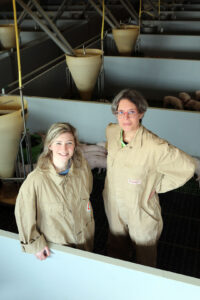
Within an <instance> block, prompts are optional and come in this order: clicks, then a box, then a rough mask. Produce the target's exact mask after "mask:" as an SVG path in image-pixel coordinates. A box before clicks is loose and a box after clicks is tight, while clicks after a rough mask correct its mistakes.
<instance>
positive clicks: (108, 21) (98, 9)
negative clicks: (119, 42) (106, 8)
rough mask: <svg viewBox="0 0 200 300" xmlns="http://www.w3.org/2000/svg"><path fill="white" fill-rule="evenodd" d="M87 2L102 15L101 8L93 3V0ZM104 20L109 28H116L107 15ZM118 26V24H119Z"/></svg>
mask: <svg viewBox="0 0 200 300" xmlns="http://www.w3.org/2000/svg"><path fill="white" fill-rule="evenodd" d="M88 2H90V4H91V5H92V6H93V7H94V8H95V9H96V11H97V12H98V13H99V14H100V15H101V17H102V16H103V13H102V11H101V9H100V8H99V7H98V6H97V5H96V4H95V3H94V1H93V0H88ZM105 20H106V22H107V23H108V24H109V25H110V27H111V28H116V25H115V24H113V22H112V21H111V20H110V19H109V18H108V17H107V16H105ZM119 26H120V25H119Z"/></svg>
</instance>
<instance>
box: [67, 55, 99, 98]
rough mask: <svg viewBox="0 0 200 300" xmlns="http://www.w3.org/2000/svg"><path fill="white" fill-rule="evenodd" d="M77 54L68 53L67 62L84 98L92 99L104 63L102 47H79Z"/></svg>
mask: <svg viewBox="0 0 200 300" xmlns="http://www.w3.org/2000/svg"><path fill="white" fill-rule="evenodd" d="M74 52H75V55H76V56H70V55H67V54H66V62H67V65H68V68H69V70H70V72H71V75H72V78H73V80H74V82H75V84H76V87H77V89H78V91H79V93H80V95H81V98H82V99H83V100H90V99H91V96H92V91H93V89H94V87H95V84H96V81H97V77H98V75H99V71H100V68H101V65H102V55H103V51H102V50H100V49H85V50H83V49H77V50H74Z"/></svg>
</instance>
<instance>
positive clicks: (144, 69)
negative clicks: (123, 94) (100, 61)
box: [104, 56, 200, 100]
mask: <svg viewBox="0 0 200 300" xmlns="http://www.w3.org/2000/svg"><path fill="white" fill-rule="evenodd" d="M199 70H200V61H199V60H182V59H161V58H141V57H131V58H129V57H120V58H118V57H111V56H105V57H104V71H105V91H106V95H107V96H108V97H112V96H113V95H114V94H115V93H116V92H118V91H119V90H121V89H124V88H135V89H138V90H140V91H141V92H143V93H144V95H145V96H146V97H147V99H152V100H159V99H160V100H161V99H162V98H163V97H164V96H166V95H170V94H177V93H179V92H182V91H185V92H191V93H194V92H195V91H196V90H199Z"/></svg>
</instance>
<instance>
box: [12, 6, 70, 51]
mask: <svg viewBox="0 0 200 300" xmlns="http://www.w3.org/2000/svg"><path fill="white" fill-rule="evenodd" d="M16 1H17V3H18V4H19V5H20V6H21V7H22V8H24V9H25V10H26V11H27V13H28V14H29V15H30V16H31V17H32V18H33V20H35V22H36V23H37V24H38V25H39V26H40V27H41V28H42V29H43V30H44V31H45V32H46V34H47V35H48V36H49V37H50V38H51V39H52V40H53V41H54V42H55V43H56V45H57V46H58V47H59V48H60V49H61V50H62V51H63V52H64V53H66V54H68V55H75V53H74V50H73V49H72V48H71V46H70V45H69V44H68V46H66V44H64V43H63V42H61V41H60V40H59V39H58V38H57V37H56V36H55V35H54V34H53V33H52V31H51V30H49V29H48V27H47V26H46V25H45V24H44V23H43V22H42V21H41V20H40V19H39V18H38V17H37V15H36V14H35V13H33V12H32V11H31V10H30V9H29V7H28V6H27V5H26V4H24V2H23V1H22V0H16Z"/></svg>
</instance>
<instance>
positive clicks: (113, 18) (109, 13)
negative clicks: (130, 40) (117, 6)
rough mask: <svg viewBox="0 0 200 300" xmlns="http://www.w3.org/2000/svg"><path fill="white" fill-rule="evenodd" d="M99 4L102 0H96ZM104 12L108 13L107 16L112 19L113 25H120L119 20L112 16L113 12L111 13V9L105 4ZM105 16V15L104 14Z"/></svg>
mask: <svg viewBox="0 0 200 300" xmlns="http://www.w3.org/2000/svg"><path fill="white" fill-rule="evenodd" d="M98 1H99V4H102V0H98ZM105 12H106V13H107V14H108V15H109V17H110V18H111V19H112V21H113V22H114V23H115V26H117V27H120V24H119V22H118V21H117V20H116V18H115V17H114V16H113V14H112V13H111V11H110V10H109V9H108V8H107V6H106V5H105ZM104 18H105V16H104Z"/></svg>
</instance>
